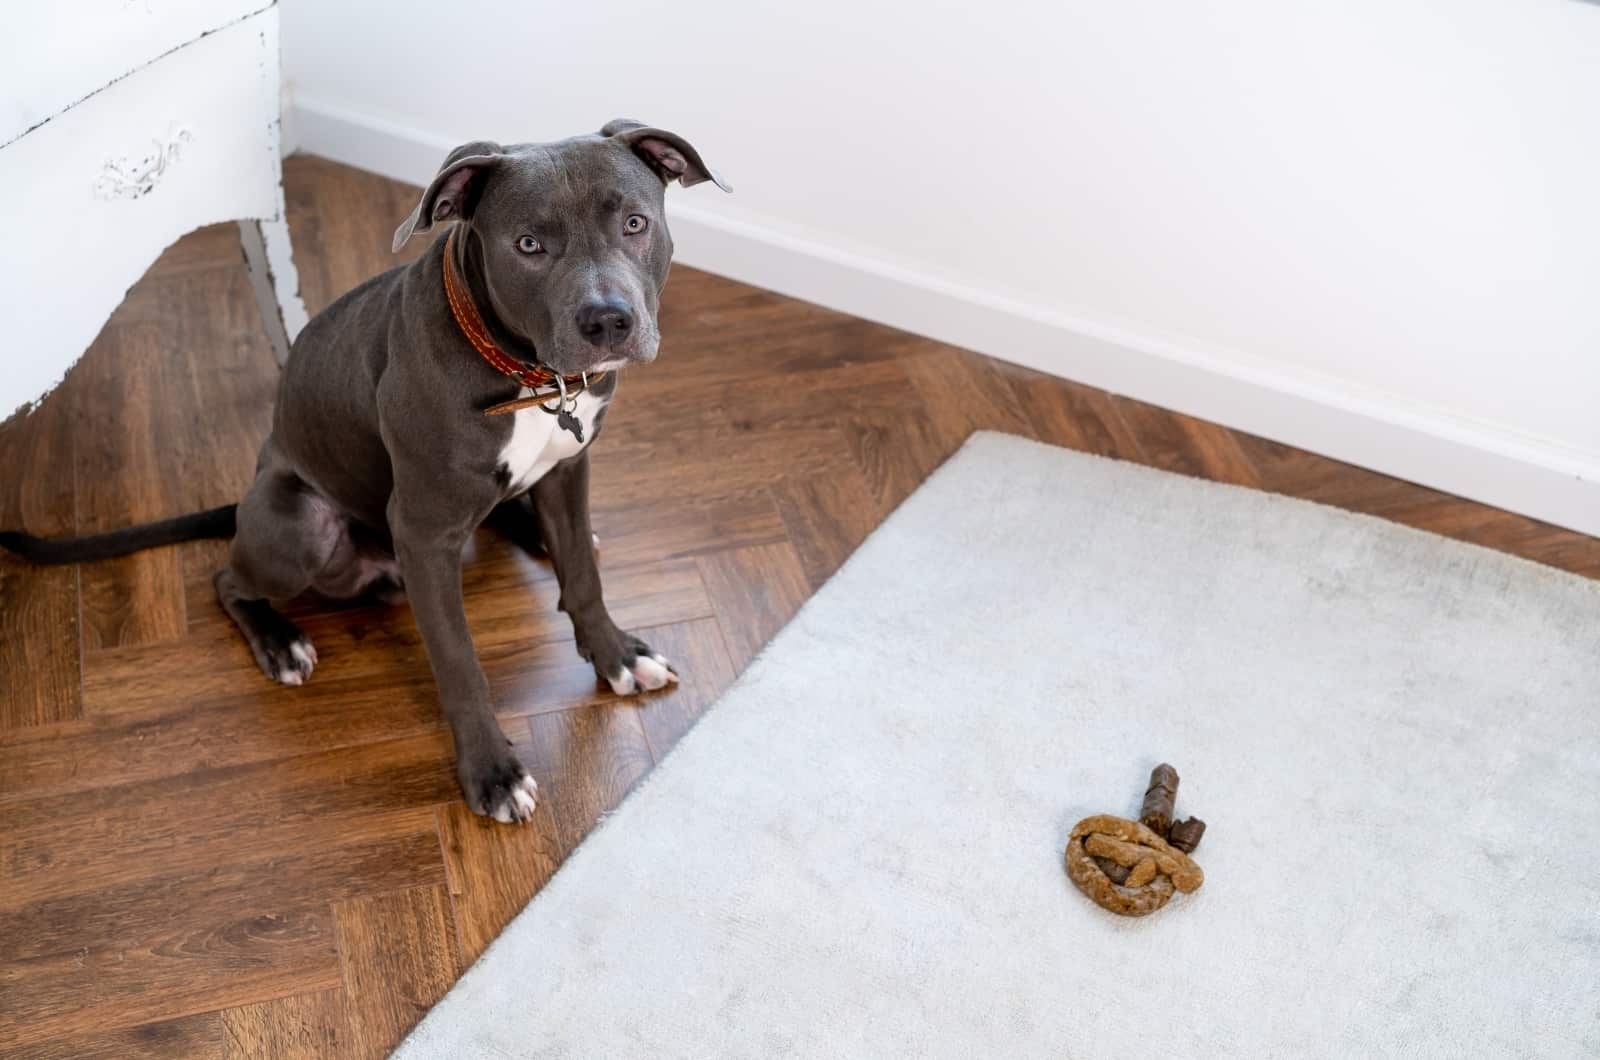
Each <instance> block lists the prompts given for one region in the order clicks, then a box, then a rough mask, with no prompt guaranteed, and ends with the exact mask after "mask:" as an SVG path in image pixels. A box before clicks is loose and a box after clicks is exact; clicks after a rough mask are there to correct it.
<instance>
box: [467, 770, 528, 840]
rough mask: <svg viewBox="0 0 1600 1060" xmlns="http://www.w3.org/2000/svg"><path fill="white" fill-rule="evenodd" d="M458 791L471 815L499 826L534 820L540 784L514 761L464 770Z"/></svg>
mask: <svg viewBox="0 0 1600 1060" xmlns="http://www.w3.org/2000/svg"><path fill="white" fill-rule="evenodd" d="M460 780H461V791H462V794H464V795H465V796H466V797H467V805H468V806H469V807H471V808H472V812H473V813H476V814H481V815H482V816H484V817H493V818H494V819H495V820H497V821H499V822H500V823H501V824H521V823H523V822H524V821H527V820H529V819H531V818H532V817H533V811H534V808H535V807H536V806H537V805H538V797H539V785H538V784H537V783H536V782H535V781H534V779H533V778H532V777H530V776H529V775H528V771H527V770H526V769H523V768H522V763H520V762H518V761H517V760H516V759H515V758H510V757H508V758H507V760H505V761H502V762H497V763H495V764H494V765H492V766H488V767H486V768H483V769H476V770H471V771H464V772H463V773H462V775H461V777H460Z"/></svg>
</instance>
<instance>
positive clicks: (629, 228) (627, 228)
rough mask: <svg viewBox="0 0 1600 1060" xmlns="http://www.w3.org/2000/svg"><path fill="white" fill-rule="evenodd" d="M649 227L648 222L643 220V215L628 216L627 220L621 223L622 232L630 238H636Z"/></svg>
mask: <svg viewBox="0 0 1600 1060" xmlns="http://www.w3.org/2000/svg"><path fill="white" fill-rule="evenodd" d="M649 227H650V222H649V221H647V220H645V218H644V215H643V214H637V213H635V214H629V215H628V219H627V220H626V221H624V222H622V230H623V231H624V232H626V233H628V234H629V235H630V236H636V235H638V234H639V233H640V232H643V231H644V230H645V229H646V228H649Z"/></svg>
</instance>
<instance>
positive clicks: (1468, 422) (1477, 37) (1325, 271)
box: [282, 0, 1600, 533]
mask: <svg viewBox="0 0 1600 1060" xmlns="http://www.w3.org/2000/svg"><path fill="white" fill-rule="evenodd" d="M282 6H283V18H284V39H285V60H286V71H285V72H286V77H287V78H288V82H289V90H290V92H291V93H292V95H293V98H294V100H295V102H296V104H297V111H296V120H297V125H298V134H299V135H300V137H301V138H302V142H303V144H304V146H305V147H306V148H307V149H310V150H314V151H316V152H317V153H320V154H325V155H330V156H333V157H336V158H341V159H343V160H346V161H350V162H353V163H355V164H358V165H365V166H367V167H368V168H373V169H376V170H379V171H383V172H388V173H390V174H391V175H395V176H401V177H404V178H406V179H410V180H413V181H422V180H425V179H426V178H427V177H428V176H429V175H430V174H431V172H432V168H433V166H434V165H435V164H436V162H437V159H438V158H439V157H440V156H441V155H442V153H443V150H444V149H446V148H448V147H449V146H451V145H453V144H455V143H457V142H459V141H462V140H467V139H473V138H479V137H488V138H492V139H500V140H503V141H511V140H524V139H526V140H538V139H548V138H556V137H560V136H564V135H569V134H571V133H574V132H579V131H587V130H591V129H594V128H597V127H598V126H599V125H600V124H601V123H602V122H603V121H605V120H606V119H608V118H611V117H615V116H623V115H625V116H631V117H638V118H641V119H644V120H647V121H650V122H652V123H655V124H659V125H664V126H667V127H669V128H673V129H675V130H677V131H679V132H681V133H683V134H685V135H687V136H688V137H690V138H691V139H692V140H693V141H694V142H695V143H696V144H697V145H698V146H699V147H700V148H701V149H702V151H703V153H704V154H705V155H706V157H707V159H708V161H710V162H711V163H712V164H713V165H715V166H717V167H718V168H719V169H720V170H722V172H723V173H724V174H725V175H726V176H727V177H728V178H729V180H730V181H731V183H732V184H733V185H734V187H735V188H736V190H737V194H735V195H734V196H731V197H725V196H722V195H721V193H719V192H717V191H715V190H714V189H711V188H710V186H709V185H706V186H702V187H700V188H696V189H693V190H692V191H687V192H678V193H675V195H674V197H673V198H674V208H675V211H676V213H675V217H676V219H675V221H674V228H673V231H674V235H675V236H676V237H677V241H678V243H679V247H680V259H681V260H684V261H686V262H688V263H690V264H695V265H700V266H702V267H707V268H711V269H714V270H717V271H722V272H726V273H728V274H730V275H734V276H738V277H740V278H743V279H748V280H751V281H752V282H757V283H762V284H764V285H766V286H769V287H773V288H777V289H779V290H784V291H787V292H789V293H794V294H798V295H801V296H803V297H809V298H812V299H814V300H816V301H820V302H824V303H826V304H831V305H834V306H836V307H839V308H842V309H846V310H849V311H852V312H857V313H861V314H863V315H866V316H871V317H875V318H877V319H882V320H885V321H888V322H890V323H894V324H898V325H900V326H902V327H908V328H911V329H913V330H918V331H923V332H925V333H928V334H933V335H935V336H936V337H940V338H943V339H946V340H948V341H953V342H957V343H960V344H962V345H967V346H971V347H974V348H978V349H982V350H984V351H985V352H989V353H994V354H997V355H999V356H1003V357H1010V358H1012V359H1014V360H1019V361H1022V362H1024V363H1029V364H1032V365H1034V366H1036V367H1042V368H1045V369H1047V370H1052V371H1056V372H1059V373H1060V374H1063V375H1067V376H1070V377H1073V378H1078V379H1082V380H1084V381H1086V382H1090V383H1094V384H1097V385H1102V386H1107V387H1110V388H1111V389H1114V390H1118V391H1120V392H1123V393H1128V394H1132V395H1134V396H1136V397H1141V398H1145V399H1148V400H1152V401H1156V402H1159V403H1162V404H1165V405H1169V406H1173V407H1177V408H1181V409H1184V410H1185V411H1190V412H1193V413H1196V414H1199V415H1202V416H1207V417H1209V418H1212V419H1217V420H1220V421H1222V422H1224V423H1229V424H1231V425H1234V426H1239V427H1242V428H1245V429H1248V430H1254V431H1256V432H1259V433H1264V434H1267V435H1270V436H1273V437H1276V438H1279V439H1281V440H1284V441H1287V442H1291V443H1294V444H1299V445H1303V446H1306V447H1308V448H1311V449H1315V450H1318V451H1322V452H1325V453H1328V454H1329V455H1332V456H1336V457H1341V458H1343V459H1347V460H1351V461H1353V462H1357V463H1362V464H1365V465H1368V466H1372V467H1376V468H1378V469H1380V470H1385V471H1389V472H1391V473H1396V474H1400V475H1403V476H1405V477H1409V478H1413V479H1417V480H1419V481H1424V482H1427V483H1429V484H1431V485H1435V486H1439V487H1441V488H1444V489H1448V490H1451V491H1453V492H1457V493H1462V494H1466V495H1469V496H1474V497H1477V498H1479V499H1484V500H1487V501H1490V502H1492V503H1497V504H1500V505H1502V506H1506V507H1510V508H1513V509H1517V510H1521V511H1525V512H1529V513H1531V514H1535V515H1539V516H1541V517H1543V518H1547V519H1550V520H1552V521H1556V522H1560V523H1563V524H1565V525H1569V526H1575V527H1579V528H1581V529H1586V530H1588V531H1590V532H1595V533H1600V414H1597V406H1600V296H1597V292H1600V118H1597V117H1596V114H1597V111H1596V109H1595V108H1596V104H1597V102H1600V8H1597V7H1592V6H1588V5H1584V4H1580V3H1576V2H1572V0H1349V2H1344V3H1339V4H1315V5H1312V4H1297V3H1281V2H1279V0H1232V2H1222V0H1218V2H1209V3H1179V2H1177V0H1169V2H1166V3H1156V2H1153V0H1123V2H1120V3H1105V2H1103V0H1053V2H1050V3H1038V4H1028V3H1023V2H1021V0H990V2H989V3H985V4H973V3H970V2H961V3H950V2H943V0H937V2H930V0H923V2H918V3H911V2H902V3H893V4H874V3H871V2H868V0H849V2H845V0H807V2H806V3H803V4H786V5H768V4H761V3H752V2H749V0H715V2H710V3H701V4H692V3H690V4H682V3H679V4H660V3H645V2H641V0H622V2H615V3H605V4H596V5H587V6H586V5H581V4H573V3H570V2H562V3H552V2H518V3H511V2H499V3H497V2H493V0H456V2H455V3H453V4H451V5H448V6H443V5H437V4H432V3H420V2H416V0H383V2H379V0H283V5H282ZM397 221H398V218H397Z"/></svg>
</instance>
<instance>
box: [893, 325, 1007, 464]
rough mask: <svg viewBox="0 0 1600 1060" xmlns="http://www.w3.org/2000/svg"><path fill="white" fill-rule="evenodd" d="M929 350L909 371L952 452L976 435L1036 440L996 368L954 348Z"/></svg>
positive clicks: (929, 416)
mask: <svg viewBox="0 0 1600 1060" xmlns="http://www.w3.org/2000/svg"><path fill="white" fill-rule="evenodd" d="M929 347H930V348H929V349H927V350H926V351H924V352H922V353H920V354H919V355H917V356H915V357H911V358H908V359H907V363H906V366H905V370H906V374H907V375H909V376H910V377H911V381H912V384H913V385H914V386H915V387H916V388H917V393H918V394H920V395H921V397H922V405H923V407H924V408H925V409H926V413H925V415H926V417H927V419H928V421H929V422H930V423H932V424H933V425H934V426H935V428H936V429H937V431H938V433H939V437H940V439H941V440H942V441H943V442H944V444H945V445H946V446H947V447H948V448H950V449H952V450H954V449H956V448H958V447H959V446H960V445H961V443H963V442H965V441H966V440H967V437H968V435H970V434H972V432H974V431H985V430H988V431H1004V432H1006V433H1008V434H1020V435H1024V436H1028V437H1031V436H1032V435H1033V423H1032V421H1031V420H1029V418H1028V415H1027V413H1026V411H1025V410H1024V409H1023V407H1022V404H1021V402H1020V401H1019V400H1018V398H1017V396H1016V394H1015V393H1013V392H1012V389H1011V383H1010V381H1009V379H1008V377H1007V375H1006V373H1005V372H1004V371H1002V370H1001V368H1000V366H999V364H998V363H997V362H995V361H993V360H991V359H990V358H987V357H982V356H980V355H978V354H976V353H972V352H970V351H967V350H960V349H956V348H955V347H954V346H944V345H937V344H933V343H930V344H929Z"/></svg>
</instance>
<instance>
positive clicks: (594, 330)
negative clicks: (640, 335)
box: [578, 301, 633, 346]
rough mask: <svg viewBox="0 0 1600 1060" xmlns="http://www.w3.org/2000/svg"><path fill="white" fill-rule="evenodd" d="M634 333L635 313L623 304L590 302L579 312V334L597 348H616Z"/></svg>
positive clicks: (616, 302)
mask: <svg viewBox="0 0 1600 1060" xmlns="http://www.w3.org/2000/svg"><path fill="white" fill-rule="evenodd" d="M632 331H633V312H632V311H631V310H629V309H628V307H627V306H626V305H624V304H623V303H621V302H618V301H605V302H590V303H589V304H588V305H586V306H584V307H583V308H582V309H580V310H578V334H580V335H582V336H583V337H584V338H586V339H588V340H589V341H590V342H592V343H594V344H595V345H596V346H615V345H616V344H617V343H619V342H621V341H622V340H623V339H625V338H627V337H628V334H629V333H630V332H632Z"/></svg>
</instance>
